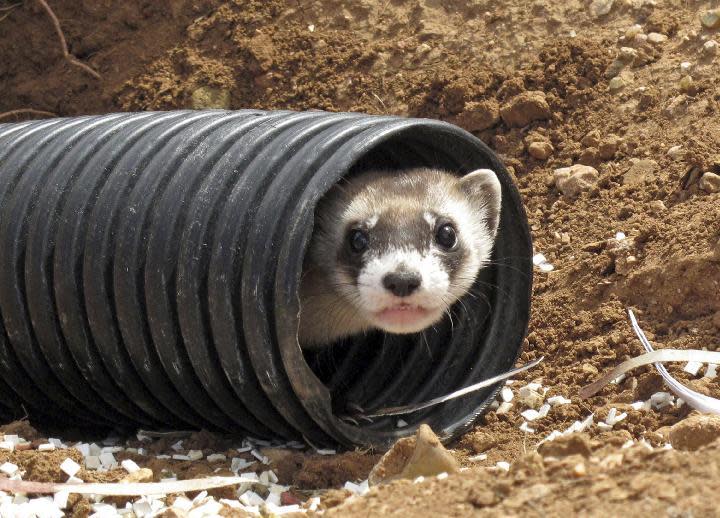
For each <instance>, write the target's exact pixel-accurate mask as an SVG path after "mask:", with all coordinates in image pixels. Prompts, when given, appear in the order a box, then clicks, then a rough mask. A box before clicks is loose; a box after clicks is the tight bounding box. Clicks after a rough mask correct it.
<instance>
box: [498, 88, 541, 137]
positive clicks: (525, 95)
mask: <svg viewBox="0 0 720 518" xmlns="http://www.w3.org/2000/svg"><path fill="white" fill-rule="evenodd" d="M500 116H501V117H502V120H503V121H504V122H505V124H507V125H508V126H510V127H516V128H522V127H523V126H527V125H528V124H530V123H531V122H533V121H537V120H546V119H549V118H550V117H551V116H552V113H551V112H550V106H549V105H548V103H547V100H546V99H545V93H543V92H540V91H537V90H530V91H527V92H522V93H520V94H518V95H516V96H515V97H513V98H512V99H511V100H510V102H508V103H507V104H506V105H505V106H503V107H502V109H501V110H500Z"/></svg>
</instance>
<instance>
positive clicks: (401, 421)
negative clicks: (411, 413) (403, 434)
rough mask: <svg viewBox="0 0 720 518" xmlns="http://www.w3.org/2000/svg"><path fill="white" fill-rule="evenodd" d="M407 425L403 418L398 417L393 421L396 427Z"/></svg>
mask: <svg viewBox="0 0 720 518" xmlns="http://www.w3.org/2000/svg"><path fill="white" fill-rule="evenodd" d="M407 425H408V424H407V421H405V420H403V419H398V420H397V423H395V426H396V427H398V428H405V427H406V426H407Z"/></svg>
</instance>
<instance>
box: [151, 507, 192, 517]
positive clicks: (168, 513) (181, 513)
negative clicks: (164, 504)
mask: <svg viewBox="0 0 720 518" xmlns="http://www.w3.org/2000/svg"><path fill="white" fill-rule="evenodd" d="M188 516H190V515H189V514H188V512H187V511H185V510H184V509H180V508H179V507H168V508H167V509H165V510H163V511H161V512H160V514H156V515H155V517H156V518H187V517H188Z"/></svg>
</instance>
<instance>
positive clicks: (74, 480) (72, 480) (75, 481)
mask: <svg viewBox="0 0 720 518" xmlns="http://www.w3.org/2000/svg"><path fill="white" fill-rule="evenodd" d="M67 483H68V484H84V483H85V481H84V480H83V479H81V478H78V477H70V478H69V479H67Z"/></svg>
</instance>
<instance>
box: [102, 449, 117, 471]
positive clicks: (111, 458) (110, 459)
mask: <svg viewBox="0 0 720 518" xmlns="http://www.w3.org/2000/svg"><path fill="white" fill-rule="evenodd" d="M100 465H101V466H102V467H103V468H105V469H113V468H116V467H117V465H118V463H117V460H115V455H113V454H112V453H110V452H105V453H101V454H100Z"/></svg>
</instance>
